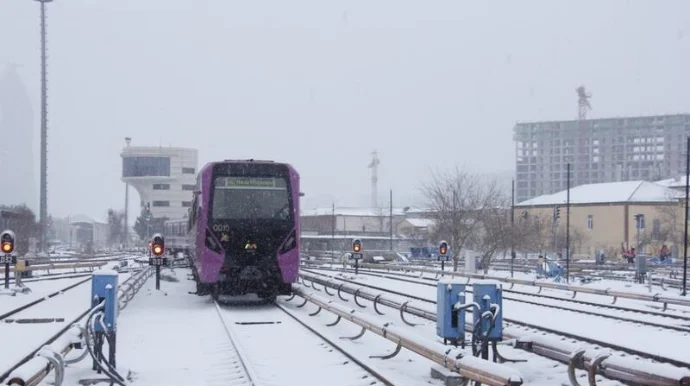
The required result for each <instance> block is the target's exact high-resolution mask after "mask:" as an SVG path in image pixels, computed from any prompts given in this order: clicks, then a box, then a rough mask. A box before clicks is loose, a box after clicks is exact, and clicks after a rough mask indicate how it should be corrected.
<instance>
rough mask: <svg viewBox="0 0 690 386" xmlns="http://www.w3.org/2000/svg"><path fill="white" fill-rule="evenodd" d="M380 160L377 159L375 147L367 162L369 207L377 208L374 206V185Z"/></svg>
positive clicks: (377, 179) (375, 195)
mask: <svg viewBox="0 0 690 386" xmlns="http://www.w3.org/2000/svg"><path fill="white" fill-rule="evenodd" d="M380 163H381V161H379V157H378V154H377V153H376V149H374V151H373V152H371V162H370V163H369V168H370V169H371V207H372V208H377V206H376V197H377V195H378V193H377V191H376V186H377V184H378V181H379V177H378V174H379V173H378V169H379V164H380Z"/></svg>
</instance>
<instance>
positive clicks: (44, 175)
mask: <svg viewBox="0 0 690 386" xmlns="http://www.w3.org/2000/svg"><path fill="white" fill-rule="evenodd" d="M36 1H38V2H39V3H41V189H40V190H41V192H40V193H41V194H40V196H41V198H40V208H39V209H40V210H39V222H40V226H41V248H40V250H41V251H43V252H47V251H48V81H47V67H48V65H47V63H46V62H47V60H46V59H47V53H46V36H47V32H46V4H47V3H50V2H52V1H53V0H36Z"/></svg>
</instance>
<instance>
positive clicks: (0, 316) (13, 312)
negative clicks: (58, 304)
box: [0, 276, 92, 321]
mask: <svg viewBox="0 0 690 386" xmlns="http://www.w3.org/2000/svg"><path fill="white" fill-rule="evenodd" d="M91 277H92V276H89V277H88V278H87V279H83V280H80V281H78V282H76V283H74V284H70V285H68V286H67V287H64V288H62V289H59V290H57V291H54V292H52V293H49V294H48V295H46V296H43V297H41V298H38V299H36V300H34V301H32V302H29V303H26V304H24V305H22V306H19V307H17V308H15V309H13V310H10V311H7V312H5V313H3V314H0V321H4V320H5V319H7V318H9V317H10V316H13V315H16V314H18V313H20V312H22V311H25V310H27V309H29V308H31V307H33V306H35V305H37V304H40V303H43V302H45V301H48V300H50V299H52V298H54V297H56V296H58V295H61V294H64V293H65V292H68V291H70V290H72V289H74V288H77V287H79V286H80V285H82V284H84V283H87V282H89V281H91Z"/></svg>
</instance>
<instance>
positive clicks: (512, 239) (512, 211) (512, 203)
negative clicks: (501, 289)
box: [510, 179, 515, 277]
mask: <svg viewBox="0 0 690 386" xmlns="http://www.w3.org/2000/svg"><path fill="white" fill-rule="evenodd" d="M510 192H511V193H510V277H513V267H514V265H515V179H513V182H512V183H511V189H510Z"/></svg>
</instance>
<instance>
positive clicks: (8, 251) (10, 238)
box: [0, 230, 17, 289]
mask: <svg viewBox="0 0 690 386" xmlns="http://www.w3.org/2000/svg"><path fill="white" fill-rule="evenodd" d="M15 241H16V237H15V236H14V232H12V231H11V230H5V231H3V232H2V234H1V235H0V252H2V253H0V264H4V265H5V288H6V289H9V288H10V264H14V263H16V262H17V258H16V257H15V256H13V255H12V252H14V244H15Z"/></svg>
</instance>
